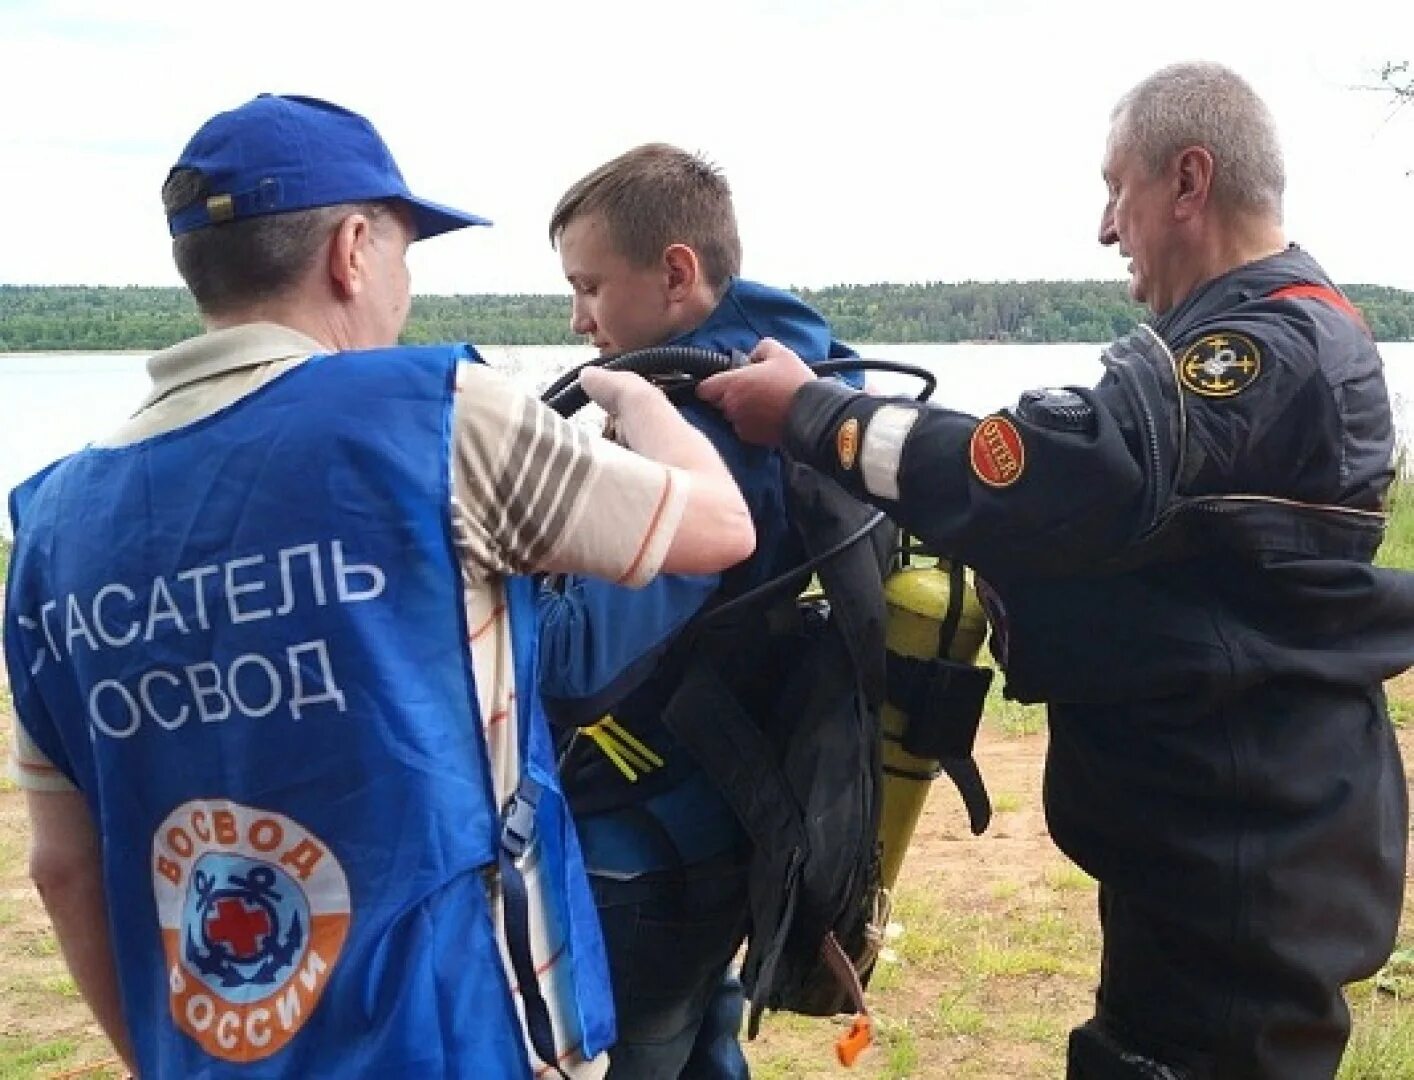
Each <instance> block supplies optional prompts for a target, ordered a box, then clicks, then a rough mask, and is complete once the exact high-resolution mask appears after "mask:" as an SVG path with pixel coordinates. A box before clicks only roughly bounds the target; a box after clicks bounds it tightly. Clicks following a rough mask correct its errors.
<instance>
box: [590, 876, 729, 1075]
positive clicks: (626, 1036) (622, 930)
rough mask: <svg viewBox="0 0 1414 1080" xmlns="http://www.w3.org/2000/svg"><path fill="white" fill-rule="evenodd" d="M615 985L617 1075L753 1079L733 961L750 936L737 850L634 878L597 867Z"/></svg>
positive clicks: (613, 1056) (594, 879) (612, 1053)
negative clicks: (742, 1035) (600, 872)
mask: <svg viewBox="0 0 1414 1080" xmlns="http://www.w3.org/2000/svg"><path fill="white" fill-rule="evenodd" d="M590 881H591V884H592V886H593V889H594V901H595V904H596V906H597V907H598V909H599V919H600V922H601V924H602V926H603V930H604V943H605V945H606V947H607V949H608V953H609V969H610V972H611V975H612V978H613V984H614V1006H615V1009H616V1011H617V1013H618V1028H619V1041H618V1042H617V1043H615V1044H614V1046H613V1047H612V1048H611V1049H610V1050H609V1077H610V1078H611V1080H671V1078H672V1077H679V1078H682V1080H745V1078H746V1077H747V1076H748V1075H749V1073H748V1070H747V1066H746V1058H745V1056H744V1055H743V1054H742V1051H741V1043H740V1042H739V1041H738V1037H737V1035H738V1032H739V1030H740V1028H741V1019H742V1013H743V1008H744V1001H743V997H742V990H741V983H740V982H739V981H738V980H737V979H736V977H735V976H734V975H733V974H732V972H731V964H732V960H733V958H734V957H735V955H736V952H737V949H738V948H739V947H740V945H741V942H742V938H743V936H744V935H745V932H746V921H747V893H746V868H745V866H744V865H743V864H742V861H741V858H740V857H739V856H737V855H735V854H730V855H724V856H719V857H717V858H714V859H709V860H707V861H705V862H700V863H693V864H690V865H688V866H685V867H683V868H682V870H681V871H680V872H679V873H668V872H654V873H648V874H642V875H640V876H638V877H635V878H630V879H628V880H619V879H615V878H608V877H602V876H598V875H594V874H592V873H591V876H590Z"/></svg>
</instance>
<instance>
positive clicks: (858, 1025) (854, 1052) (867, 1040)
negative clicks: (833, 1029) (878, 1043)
mask: <svg viewBox="0 0 1414 1080" xmlns="http://www.w3.org/2000/svg"><path fill="white" fill-rule="evenodd" d="M873 1041H874V1025H873V1024H872V1023H870V1021H869V1014H868V1013H857V1014H856V1015H855V1017H854V1023H852V1024H850V1025H849V1030H848V1031H847V1032H845V1033H844V1034H843V1035H841V1036H840V1037H839V1038H838V1039H836V1040H835V1056H836V1057H837V1058H839V1059H840V1064H841V1065H844V1066H845V1067H849V1066H851V1065H853V1064H854V1062H855V1059H856V1058H858V1057H859V1055H860V1054H862V1053H863V1052H864V1051H865V1050H867V1049H869V1046H870V1044H871V1043H873Z"/></svg>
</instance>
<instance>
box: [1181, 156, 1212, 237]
mask: <svg viewBox="0 0 1414 1080" xmlns="http://www.w3.org/2000/svg"><path fill="white" fill-rule="evenodd" d="M1212 189H1213V155H1212V154H1211V153H1210V152H1209V151H1208V150H1206V149H1205V148H1203V147H1201V146H1190V147H1188V149H1186V150H1184V151H1182V152H1181V153H1180V154H1179V155H1178V159H1177V161H1176V162H1175V165H1174V216H1175V217H1177V218H1178V220H1180V221H1188V220H1190V219H1192V218H1193V217H1196V216H1197V215H1198V214H1199V213H1201V212H1202V210H1203V208H1204V207H1205V206H1207V204H1208V196H1209V194H1210V193H1211V192H1212Z"/></svg>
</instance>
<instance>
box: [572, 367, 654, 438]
mask: <svg viewBox="0 0 1414 1080" xmlns="http://www.w3.org/2000/svg"><path fill="white" fill-rule="evenodd" d="M579 385H580V388H581V389H583V390H584V392H585V393H586V394H588V395H589V398H590V400H591V401H593V402H594V403H595V404H596V405H598V406H599V407H600V408H602V409H603V410H604V412H605V413H607V414H608V416H607V419H606V420H605V423H604V436H605V438H611V439H613V440H614V441H615V442H617V443H619V444H620V445H622V446H627V447H628V448H629V449H630V450H640V451H641V450H642V449H643V447H642V439H643V433H644V428H645V427H646V426H648V425H650V424H653V423H655V422H661V418H662V417H663V416H664V414H666V413H675V412H676V410H675V409H673V407H672V404H671V403H670V402H669V401H668V399H667V398H666V397H664V396H663V393H662V391H661V390H659V389H658V388H657V387H656V386H654V385H653V384H652V383H650V382H649V381H648V380H647V379H645V378H643V376H641V375H635V374H633V373H632V372H629V371H605V370H604V369H603V368H598V367H590V368H585V369H584V370H583V371H581V372H580V373H579ZM635 435H637V436H638V439H637V441H635Z"/></svg>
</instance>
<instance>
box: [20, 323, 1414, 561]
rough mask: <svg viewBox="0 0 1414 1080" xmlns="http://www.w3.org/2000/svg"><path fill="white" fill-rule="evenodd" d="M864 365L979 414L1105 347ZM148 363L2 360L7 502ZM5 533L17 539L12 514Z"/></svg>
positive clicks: (1388, 355) (1409, 428) (962, 349)
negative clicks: (899, 369) (918, 382)
mask: <svg viewBox="0 0 1414 1080" xmlns="http://www.w3.org/2000/svg"><path fill="white" fill-rule="evenodd" d="M1380 351H1381V353H1382V354H1383V356H1384V358H1385V367H1386V374H1387V378H1388V380H1389V386H1390V394H1391V396H1392V397H1393V398H1394V401H1395V408H1396V422H1397V424H1398V426H1399V429H1400V433H1401V436H1402V438H1403V441H1404V442H1405V443H1414V343H1409V342H1401V343H1395V344H1386V345H1382V346H1380ZM483 352H484V355H485V357H486V360H487V361H488V362H489V363H490V364H492V365H493V366H495V367H497V368H500V369H502V370H505V371H507V372H508V373H510V374H511V375H512V376H513V377H515V378H517V379H518V380H520V381H522V382H523V383H524V384H525V385H526V387H527V388H528V389H531V390H535V391H539V390H541V389H543V388H544V387H545V386H547V385H548V384H549V382H550V381H551V380H552V379H553V378H554V377H555V376H556V375H557V374H559V373H560V372H561V371H563V370H564V369H565V368H567V367H569V366H570V365H572V364H576V363H580V362H582V361H584V360H587V359H589V358H590V357H591V356H592V355H593V351H592V350H591V349H588V348H584V347H573V346H565V347H558V346H527V347H518V348H502V349H492V348H488V349H485V350H483ZM860 352H861V353H863V354H864V355H865V356H872V357H878V358H880V359H886V360H901V361H905V362H907V363H913V364H918V365H920V366H922V367H926V368H928V369H929V370H931V371H933V372H935V373H936V374H937V375H938V390H937V392H936V394H935V395H934V400H937V401H940V402H943V403H944V404H947V405H949V406H951V407H953V408H957V409H961V410H963V411H965V412H970V413H974V414H981V413H986V412H988V411H990V410H992V409H996V408H999V407H1001V406H1003V405H1007V404H1010V403H1011V402H1014V401H1015V400H1016V398H1017V395H1019V394H1020V393H1021V392H1022V391H1024V390H1028V389H1031V388H1032V387H1036V386H1065V385H1082V386H1088V385H1091V384H1093V383H1094V382H1095V381H1096V380H1097V379H1098V378H1099V376H1100V373H1101V367H1100V363H1099V355H1100V346H1099V345H1093V344H1076V343H1066V344H1056V345H1023V344H1010V343H1008V344H968V343H958V344H939V343H935V342H920V343H909V344H904V345H898V344H893V345H888V344H878V345H865V346H861V347H860ZM146 360H147V357H146V355H145V354H133V353H118V354H88V353H14V354H6V353H0V496H3V495H5V494H8V492H9V490H10V489H11V488H12V487H14V486H15V485H16V484H17V483H19V482H20V481H21V480H23V479H25V478H26V477H27V476H29V475H31V474H32V473H34V472H35V471H36V470H38V469H39V468H41V467H42V466H44V465H46V464H47V463H49V462H50V461H53V460H54V459H55V458H58V457H62V456H63V455H64V454H67V453H70V452H72V451H74V450H77V449H79V448H80V447H82V446H83V445H84V444H85V443H86V442H87V441H89V440H90V439H92V438H95V437H97V436H98V435H101V434H103V433H104V432H106V431H108V430H110V429H112V428H113V427H115V426H116V425H117V424H118V423H120V422H121V421H122V419H123V418H124V417H126V416H127V415H129V414H130V413H131V412H132V411H133V409H134V408H135V407H136V406H137V404H138V402H140V401H141V400H142V398H143V396H144V395H145V394H146V392H147V387H148V381H147V373H146V370H145V368H144V364H145V363H146ZM871 379H874V380H875V381H877V383H878V384H879V386H880V387H881V388H882V389H887V390H890V391H897V392H907V391H908V388H909V387H910V386H911V385H915V384H914V383H913V381H912V380H909V379H906V378H903V377H899V376H890V375H875V376H871ZM0 528H3V529H4V530H5V531H6V532H7V533H8V532H9V515H8V512H3V513H0Z"/></svg>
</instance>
